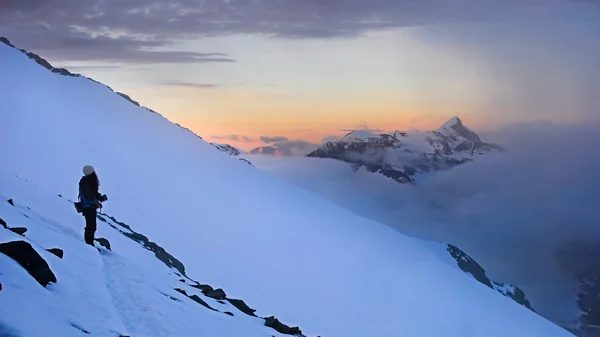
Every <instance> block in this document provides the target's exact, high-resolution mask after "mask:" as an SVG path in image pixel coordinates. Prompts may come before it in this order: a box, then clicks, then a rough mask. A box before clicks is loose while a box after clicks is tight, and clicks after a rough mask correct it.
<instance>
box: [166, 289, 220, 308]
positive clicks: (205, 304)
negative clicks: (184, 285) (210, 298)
mask: <svg viewBox="0 0 600 337" xmlns="http://www.w3.org/2000/svg"><path fill="white" fill-rule="evenodd" d="M175 291H177V292H178V293H181V294H183V295H185V296H187V297H189V298H190V299H192V300H193V301H195V302H196V303H198V304H201V305H203V306H205V307H207V308H208V309H210V310H213V311H218V310H217V309H215V308H213V307H211V306H210V305H208V303H206V302H204V300H202V299H201V298H200V297H198V295H192V296H188V294H187V293H186V292H185V290H183V289H179V288H175Z"/></svg>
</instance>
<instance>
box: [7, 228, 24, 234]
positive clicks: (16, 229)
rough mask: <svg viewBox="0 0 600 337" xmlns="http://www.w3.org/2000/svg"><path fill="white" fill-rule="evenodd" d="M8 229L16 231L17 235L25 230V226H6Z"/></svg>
mask: <svg viewBox="0 0 600 337" xmlns="http://www.w3.org/2000/svg"><path fill="white" fill-rule="evenodd" d="M8 230H9V231H11V232H14V233H17V234H19V235H23V234H25V232H27V228H25V227H10V228H8Z"/></svg>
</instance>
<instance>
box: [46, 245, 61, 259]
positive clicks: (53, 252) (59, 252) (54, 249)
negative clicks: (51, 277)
mask: <svg viewBox="0 0 600 337" xmlns="http://www.w3.org/2000/svg"><path fill="white" fill-rule="evenodd" d="M46 250H47V251H49V252H50V253H52V254H54V255H56V256H58V258H59V259H62V258H63V250H62V249H60V248H50V249H46Z"/></svg>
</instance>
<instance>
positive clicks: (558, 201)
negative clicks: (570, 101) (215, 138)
mask: <svg viewBox="0 0 600 337" xmlns="http://www.w3.org/2000/svg"><path fill="white" fill-rule="evenodd" d="M482 136H483V138H484V139H485V140H486V141H494V142H497V143H500V144H502V145H503V146H505V147H506V150H507V151H506V152H505V153H502V154H498V155H492V156H487V157H482V158H478V160H477V161H475V162H473V163H469V164H464V165H461V166H458V167H454V168H452V169H450V170H447V171H443V172H438V173H437V174H434V175H431V176H429V177H428V178H427V179H423V180H421V181H420V182H419V184H418V185H417V186H415V187H411V186H409V185H401V184H397V183H395V182H393V181H391V180H389V179H387V178H384V177H383V176H381V175H377V174H370V173H368V172H366V171H364V170H361V171H359V172H354V173H353V172H352V171H351V169H350V168H349V165H345V164H343V163H340V162H337V163H336V162H335V161H331V160H321V159H311V158H306V159H304V158H298V159H297V160H300V161H298V162H291V163H290V164H289V165H281V164H279V165H270V164H269V163H268V162H260V161H257V162H255V165H257V166H258V167H259V168H264V169H265V170H268V171H272V172H274V173H276V174H278V175H281V176H283V177H285V178H287V179H289V180H291V181H292V182H294V183H296V184H298V185H300V186H302V187H305V188H307V189H309V190H312V191H315V192H316V193H318V194H321V195H323V196H325V197H327V198H328V199H330V200H332V201H334V202H336V203H337V204H339V205H341V206H343V207H346V208H348V209H350V210H352V211H354V212H357V213H358V214H360V215H362V216H365V217H368V218H372V219H374V220H377V221H380V222H382V223H385V224H387V225H390V226H392V227H395V228H397V229H398V230H400V231H402V232H404V233H407V234H409V235H413V236H417V237H421V238H426V239H430V240H434V241H442V242H450V243H453V244H456V245H458V246H459V247H461V248H462V249H464V250H465V251H467V252H468V253H469V254H470V255H472V256H473V257H474V258H475V259H476V260H477V261H479V262H480V263H482V264H483V265H484V266H485V267H486V269H488V271H489V274H490V276H491V277H492V278H494V279H498V280H503V281H507V282H512V283H515V284H517V285H519V286H520V287H522V288H523V289H524V290H525V291H526V292H527V293H528V297H530V298H531V299H532V300H533V304H534V307H535V305H536V304H537V308H536V309H538V310H539V311H541V312H543V314H544V315H548V316H553V317H558V318H565V317H562V316H561V315H563V314H564V310H563V311H562V312H561V310H562V309H561V308H564V307H565V306H574V305H575V303H574V302H570V301H573V298H574V297H573V296H574V294H573V293H572V288H571V284H570V283H568V282H569V278H572V277H573V273H572V272H573V270H567V269H566V267H569V266H570V267H569V268H571V269H573V268H574V266H575V265H577V264H579V263H581V262H582V261H578V260H572V261H570V260H568V259H567V260H566V261H565V258H564V257H565V256H568V255H569V254H571V258H572V256H578V255H577V254H579V253H580V252H581V251H584V252H595V251H598V250H597V249H596V250H594V249H593V247H594V246H595V245H597V242H598V241H599V240H600V212H598V205H599V204H600V179H599V178H598V174H599V173H598V172H600V156H598V155H597V153H598V144H600V126H594V125H591V126H581V125H579V126H567V125H555V124H549V123H529V124H520V125H517V126H513V127H509V128H505V129H502V130H498V131H495V132H490V133H487V134H485V135H483V134H482ZM280 160H287V159H285V158H283V159H280ZM573 247H575V248H576V249H577V250H576V251H574V250H573ZM561 256H562V257H561ZM596 260H597V259H596ZM594 261H595V260H594ZM585 267H586V266H581V268H585ZM589 267H590V266H589V264H588V265H587V268H589ZM578 268H579V267H578ZM596 271H597V272H598V270H597V268H596ZM565 279H566V280H567V281H565ZM565 284H568V285H569V286H568V287H565ZM555 309H556V310H555ZM574 310H576V309H574Z"/></svg>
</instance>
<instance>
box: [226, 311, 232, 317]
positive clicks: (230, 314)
mask: <svg viewBox="0 0 600 337" xmlns="http://www.w3.org/2000/svg"><path fill="white" fill-rule="evenodd" d="M224 314H226V315H229V316H233V313H232V312H229V311H225V312H224Z"/></svg>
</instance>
